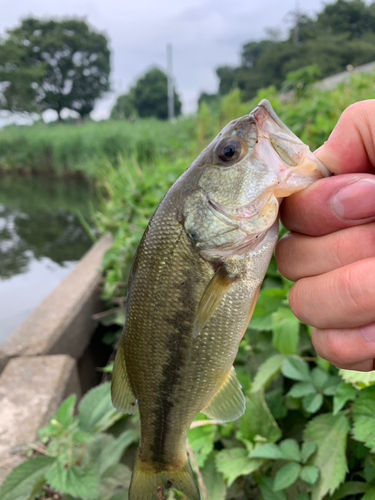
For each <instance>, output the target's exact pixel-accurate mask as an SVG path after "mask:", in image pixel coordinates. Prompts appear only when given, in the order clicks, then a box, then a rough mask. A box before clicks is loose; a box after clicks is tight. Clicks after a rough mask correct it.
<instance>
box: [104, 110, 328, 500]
mask: <svg viewBox="0 0 375 500" xmlns="http://www.w3.org/2000/svg"><path fill="white" fill-rule="evenodd" d="M325 175H328V171H327V169H326V168H325V167H324V165H323V164H322V163H321V162H320V161H319V160H318V159H317V158H315V157H314V155H313V154H312V153H311V152H310V151H309V148H308V146H306V145H305V144H303V143H302V142H301V141H300V140H299V139H298V138H297V137H296V136H295V135H294V134H293V133H292V132H291V131H290V130H289V129H288V128H287V127H286V126H285V125H284V124H283V123H282V122H281V120H280V119H279V118H278V117H277V115H276V114H275V112H274V111H273V109H272V107H271V105H270V103H269V102H268V101H266V100H263V101H261V102H260V103H259V105H258V107H257V108H255V109H254V110H253V111H252V112H251V113H250V114H249V115H247V116H243V117H241V118H238V119H237V120H234V121H232V122H230V123H229V124H228V125H227V126H226V127H225V128H224V129H223V130H222V131H221V132H220V133H219V135H218V136H217V137H216V138H215V139H214V140H213V141H212V143H211V144H210V145H209V146H208V147H207V148H206V149H205V150H204V151H203V152H202V153H201V154H200V155H199V156H198V158H197V159H196V160H195V161H194V162H193V163H192V164H191V165H190V167H189V168H188V169H187V170H186V171H185V172H184V173H183V174H182V175H181V177H180V178H179V179H178V180H177V181H176V182H175V183H174V185H173V186H172V187H171V188H170V190H169V191H168V192H167V194H166V195H165V197H164V199H163V200H162V202H161V203H160V205H159V207H158V208H157V210H156V211H155V213H154V215H153V216H152V218H151V220H150V222H149V224H148V227H147V229H146V231H145V233H144V235H143V238H142V240H141V242H140V244H139V247H138V250H137V253H136V255H135V259H134V262H133V265H132V269H131V273H130V278H129V282H128V296H127V304H126V324H125V328H124V332H123V336H122V338H121V341H120V345H119V349H118V352H117V356H116V360H115V364H114V371H113V380H112V401H113V404H114V406H115V407H116V408H117V409H118V410H120V411H122V412H124V413H131V414H133V413H135V412H136V411H137V409H139V416H140V428H141V438H140V445H139V449H138V454H137V458H136V462H135V466H134V471H133V476H132V481H131V485H130V490H129V500H160V499H161V498H164V495H165V494H166V492H167V490H168V489H169V488H175V489H177V490H179V491H181V492H182V493H184V494H185V495H186V496H187V497H188V498H189V499H190V500H198V499H199V498H200V496H199V490H198V487H197V485H196V483H195V481H194V478H193V475H192V471H191V468H190V465H189V463H188V460H187V454H186V437H187V432H188V429H189V426H190V424H191V422H192V420H193V419H194V416H195V414H196V413H197V412H202V413H204V414H206V415H207V416H209V417H211V418H212V419H215V420H217V421H219V422H227V421H231V420H235V419H238V418H239V417H240V416H241V415H242V414H243V412H244V410H245V398H244V395H243V393H242V391H241V385H240V383H239V382H238V380H237V378H236V374H235V371H234V368H233V361H234V359H235V356H236V353H237V350H238V344H239V341H240V340H241V338H242V336H243V334H244V332H245V330H246V327H247V325H248V323H249V321H250V318H251V314H252V312H253V309H254V307H255V303H256V300H257V297H258V293H259V289H260V286H261V284H262V281H263V278H264V275H265V273H266V270H267V266H268V264H269V261H270V259H271V256H272V252H273V249H274V247H275V244H276V241H277V237H278V210H279V203H280V201H281V199H282V198H283V197H285V196H288V195H290V194H291V193H294V192H296V191H299V190H301V189H303V188H305V187H306V186H308V185H309V184H311V183H312V182H314V181H315V180H317V179H319V178H320V177H322V176H325Z"/></svg>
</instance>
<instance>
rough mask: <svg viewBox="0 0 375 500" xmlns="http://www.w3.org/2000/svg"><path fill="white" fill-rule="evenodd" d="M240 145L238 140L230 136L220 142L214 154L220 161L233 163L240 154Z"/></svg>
mask: <svg viewBox="0 0 375 500" xmlns="http://www.w3.org/2000/svg"><path fill="white" fill-rule="evenodd" d="M241 150H242V146H241V144H240V142H239V141H238V140H237V139H235V138H233V137H230V138H229V139H224V140H223V141H221V142H220V144H219V145H218V147H217V149H216V156H217V157H218V158H219V160H220V161H221V162H224V163H229V162H230V163H233V162H234V161H235V160H237V159H238V158H239V156H240V154H241Z"/></svg>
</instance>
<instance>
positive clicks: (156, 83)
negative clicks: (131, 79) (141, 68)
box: [129, 67, 181, 120]
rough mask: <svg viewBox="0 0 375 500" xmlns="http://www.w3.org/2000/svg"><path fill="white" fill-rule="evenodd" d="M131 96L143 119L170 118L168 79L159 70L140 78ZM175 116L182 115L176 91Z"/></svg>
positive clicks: (153, 70) (132, 89) (131, 91)
mask: <svg viewBox="0 0 375 500" xmlns="http://www.w3.org/2000/svg"><path fill="white" fill-rule="evenodd" d="M129 95H130V96H131V100H132V102H133V105H134V108H135V109H136V111H137V113H138V115H139V116H140V117H141V118H147V117H150V116H155V117H156V118H158V119H159V120H166V119H167V118H168V79H167V75H166V74H165V73H164V72H163V71H162V70H160V69H159V68H156V67H153V68H151V69H150V70H149V71H147V72H146V73H145V74H144V75H143V76H142V77H141V78H139V79H138V80H137V81H136V83H135V85H134V87H132V88H131V89H130V92H129ZM174 109H175V116H178V115H179V114H181V101H180V99H179V96H178V95H177V93H176V91H174Z"/></svg>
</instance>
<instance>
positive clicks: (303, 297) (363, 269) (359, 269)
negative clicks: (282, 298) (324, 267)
mask: <svg viewBox="0 0 375 500" xmlns="http://www.w3.org/2000/svg"><path fill="white" fill-rule="evenodd" d="M374 275H375V258H371V259H364V260H360V261H358V262H355V263H353V264H350V265H348V266H344V267H340V268H339V269H335V270H334V271H330V272H329V273H326V274H322V275H319V276H313V277H309V278H302V279H300V280H299V281H297V283H295V284H294V285H293V287H292V288H291V290H290V293H289V303H290V308H291V309H292V311H293V313H294V314H295V315H296V316H297V318H299V319H300V320H301V321H302V322H303V323H307V324H308V325H312V326H315V327H316V328H323V329H327V328H353V327H358V326H361V325H365V324H367V323H370V322H372V321H375V308H374V297H375V279H374Z"/></svg>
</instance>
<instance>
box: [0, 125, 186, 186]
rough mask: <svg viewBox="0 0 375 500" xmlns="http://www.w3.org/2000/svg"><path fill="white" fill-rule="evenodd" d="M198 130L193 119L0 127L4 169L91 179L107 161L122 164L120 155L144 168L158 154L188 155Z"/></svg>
mask: <svg viewBox="0 0 375 500" xmlns="http://www.w3.org/2000/svg"><path fill="white" fill-rule="evenodd" d="M194 126H195V121H194V119H188V120H187V119H181V120H178V121H177V122H176V123H170V122H166V121H162V122H160V121H157V120H155V119H147V120H146V119H144V120H136V121H135V122H134V123H129V122H127V121H121V122H119V121H115V120H108V121H105V122H88V123H85V124H84V125H76V124H75V125H65V124H51V125H44V124H36V125H33V126H31V127H26V126H18V127H17V126H8V127H5V128H3V129H0V171H3V172H10V173H13V172H25V173H44V174H45V173H47V174H53V175H58V176H69V175H77V174H80V175H82V176H85V177H86V178H91V179H92V178H94V177H95V175H96V172H97V171H98V170H100V169H101V168H102V164H103V162H105V161H110V162H112V163H113V164H114V165H117V161H118V157H119V156H121V155H122V156H124V157H126V158H131V157H132V156H134V157H135V159H136V160H137V161H138V162H139V163H141V164H144V163H150V162H152V161H154V160H155V159H156V158H158V157H159V156H160V157H162V158H168V159H170V160H173V159H174V158H175V157H176V156H177V154H178V156H180V157H181V156H185V155H186V154H189V152H190V148H191V143H192V141H193V138H194V135H195V128H194ZM177 152H178V153H177Z"/></svg>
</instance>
